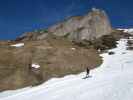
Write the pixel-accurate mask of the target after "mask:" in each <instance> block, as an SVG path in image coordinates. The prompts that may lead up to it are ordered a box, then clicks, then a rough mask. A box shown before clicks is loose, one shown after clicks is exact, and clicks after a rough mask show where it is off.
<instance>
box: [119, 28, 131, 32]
mask: <svg viewBox="0 0 133 100" xmlns="http://www.w3.org/2000/svg"><path fill="white" fill-rule="evenodd" d="M117 30H122V31H124V32H127V33H133V28H129V29H120V28H118V29H117Z"/></svg>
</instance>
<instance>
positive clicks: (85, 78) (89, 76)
mask: <svg viewBox="0 0 133 100" xmlns="http://www.w3.org/2000/svg"><path fill="white" fill-rule="evenodd" d="M91 77H92V76H90V75H89V76H85V77H83V78H82V79H87V78H91Z"/></svg>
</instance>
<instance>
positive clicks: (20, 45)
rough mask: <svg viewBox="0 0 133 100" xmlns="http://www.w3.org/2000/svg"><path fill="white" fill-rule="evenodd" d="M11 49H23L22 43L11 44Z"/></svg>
mask: <svg viewBox="0 0 133 100" xmlns="http://www.w3.org/2000/svg"><path fill="white" fill-rule="evenodd" d="M11 46H12V47H23V46H24V43H17V44H13V45H11Z"/></svg>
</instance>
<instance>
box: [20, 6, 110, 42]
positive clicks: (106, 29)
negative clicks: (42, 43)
mask: <svg viewBox="0 0 133 100" xmlns="http://www.w3.org/2000/svg"><path fill="white" fill-rule="evenodd" d="M111 32H112V28H111V24H110V21H109V19H108V16H107V14H106V13H105V11H103V10H99V9H95V8H93V9H92V11H91V12H89V13H88V14H86V15H84V16H75V17H71V18H69V19H67V20H65V21H63V22H61V23H58V24H56V25H53V26H52V27H50V28H48V29H47V30H45V29H44V30H41V31H36V32H30V33H25V35H24V36H22V37H21V38H18V39H20V40H42V39H45V38H47V36H48V34H52V35H56V36H62V37H67V38H68V39H70V40H75V41H80V40H94V39H96V38H99V37H101V36H103V35H108V34H110V33H111Z"/></svg>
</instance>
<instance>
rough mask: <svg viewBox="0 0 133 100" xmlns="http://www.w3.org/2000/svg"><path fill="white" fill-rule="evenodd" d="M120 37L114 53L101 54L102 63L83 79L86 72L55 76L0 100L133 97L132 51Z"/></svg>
mask: <svg viewBox="0 0 133 100" xmlns="http://www.w3.org/2000/svg"><path fill="white" fill-rule="evenodd" d="M126 42H127V40H125V39H121V40H120V41H119V42H118V43H119V44H118V47H117V48H115V49H112V50H110V51H114V52H115V54H114V55H108V54H107V53H105V54H102V55H101V56H102V57H103V60H104V62H103V64H102V65H101V66H100V67H99V68H97V69H95V70H92V71H91V73H90V74H91V77H90V78H87V79H82V78H83V77H84V76H85V72H83V73H81V74H78V75H68V76H65V77H63V78H53V79H51V80H49V81H47V82H46V83H44V84H42V85H40V86H37V87H33V88H30V87H28V88H25V89H21V90H17V91H6V92H3V93H1V94H0V100H133V51H127V50H126Z"/></svg>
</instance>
